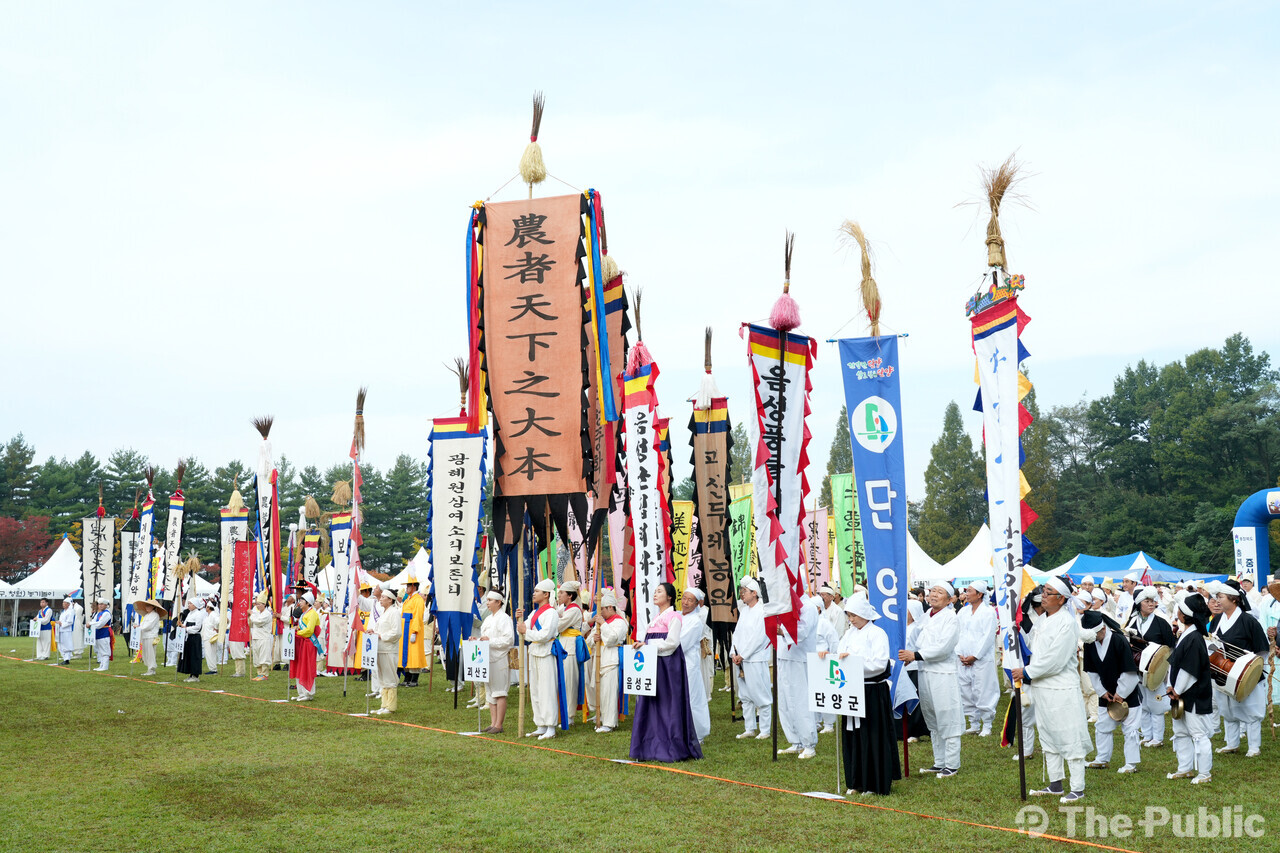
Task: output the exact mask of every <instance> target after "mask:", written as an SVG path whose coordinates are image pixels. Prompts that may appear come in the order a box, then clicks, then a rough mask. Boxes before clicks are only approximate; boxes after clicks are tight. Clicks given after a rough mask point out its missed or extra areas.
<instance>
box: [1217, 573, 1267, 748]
mask: <svg viewBox="0 0 1280 853" xmlns="http://www.w3.org/2000/svg"><path fill="white" fill-rule="evenodd" d="M1210 592H1211V593H1212V595H1213V596H1214V598H1215V599H1216V600H1217V602H1218V607H1219V608H1220V609H1221V610H1222V615H1221V616H1219V617H1218V619H1217V621H1216V623H1215V624H1214V626H1213V632H1212V636H1211V637H1210V640H1209V648H1210V650H1211V651H1218V650H1219V649H1222V648H1226V649H1227V650H1229V651H1231V652H1232V653H1233V654H1240V653H1244V652H1249V653H1252V654H1255V655H1257V656H1258V658H1259V659H1261V660H1262V661H1263V665H1264V667H1265V664H1266V661H1267V652H1268V651H1269V650H1270V648H1271V643H1270V642H1269V641H1268V639H1267V633H1266V629H1265V628H1263V626H1262V623H1261V622H1259V621H1258V620H1257V619H1256V618H1254V614H1253V612H1252V611H1251V610H1250V604H1249V600H1248V598H1247V597H1246V596H1245V595H1244V591H1243V589H1242V588H1241V587H1240V584H1239V582H1237V581H1234V580H1232V581H1227V582H1226V583H1220V582H1218V581H1214V582H1213V584H1211V589H1210ZM1214 688H1215V689H1214V692H1215V694H1218V696H1217V698H1218V706H1219V708H1220V709H1221V710H1222V722H1223V729H1224V730H1225V734H1226V745H1225V746H1222V747H1220V748H1219V749H1218V750H1217V751H1218V752H1219V753H1220V754H1222V753H1233V752H1237V751H1238V750H1239V749H1240V735H1241V732H1242V731H1243V732H1244V733H1245V735H1246V737H1247V739H1248V742H1249V751H1248V752H1247V753H1246V754H1245V757H1246V758H1256V757H1258V755H1260V754H1261V752H1262V718H1263V717H1264V716H1265V715H1266V713H1267V685H1266V683H1265V681H1259V682H1258V683H1257V685H1255V686H1254V688H1253V689H1252V690H1251V691H1250V692H1249V694H1248V695H1247V696H1245V698H1244V701H1237V700H1236V697H1235V693H1234V692H1229V691H1228V690H1227V689H1226V687H1224V686H1219V685H1218V684H1217V682H1214Z"/></svg>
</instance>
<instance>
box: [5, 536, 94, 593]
mask: <svg viewBox="0 0 1280 853" xmlns="http://www.w3.org/2000/svg"><path fill="white" fill-rule="evenodd" d="M80 583H81V576H80V555H79V554H77V553H76V549H75V548H73V547H72V546H71V542H70V540H68V539H67V537H66V536H63V537H62V542H61V543H59V545H58V550H56V551H54V552H53V556H52V557H50V558H49V559H48V560H46V561H45V564H44V565H43V566H41V567H40V568H38V569H36V570H35V571H34V572H32V573H31V574H30V575H28V576H27V577H25V578H23V579H22V580H20V581H18V582H17V583H16V584H14V585H13V587H12V588H11V589H9V590H6V591H5V595H6V597H9V598H61V597H62V596H64V595H70V594H71V593H73V592H75V591H76V590H78V589H79V588H80Z"/></svg>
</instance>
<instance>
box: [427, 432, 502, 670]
mask: <svg viewBox="0 0 1280 853" xmlns="http://www.w3.org/2000/svg"><path fill="white" fill-rule="evenodd" d="M428 440H429V442H430V444H429V448H428V451H427V460H428V461H427V493H428V495H430V500H431V515H430V516H429V518H428V520H427V550H428V555H427V565H428V569H427V576H428V578H429V579H430V581H431V590H432V592H433V593H434V596H433V597H432V602H431V608H432V612H433V613H435V614H436V620H437V623H438V624H439V626H440V629H439V630H440V641H441V643H442V645H443V646H444V649H445V651H446V652H447V653H448V654H449V655H450V657H451V659H453V656H455V655H456V654H458V651H459V644H460V643H461V642H462V640H463V638H465V637H467V636H468V635H470V633H471V623H472V620H473V619H475V618H478V617H479V615H480V605H479V602H478V600H477V599H476V558H477V557H478V556H479V546H480V532H481V522H482V520H483V517H484V481H485V472H486V461H485V456H486V454H487V452H488V447H487V440H488V431H487V430H486V429H485V428H483V427H482V428H481V429H480V431H479V432H467V419H466V418H465V417H461V418H436V419H435V421H434V422H433V423H432V426H431V435H430V437H429V439H428Z"/></svg>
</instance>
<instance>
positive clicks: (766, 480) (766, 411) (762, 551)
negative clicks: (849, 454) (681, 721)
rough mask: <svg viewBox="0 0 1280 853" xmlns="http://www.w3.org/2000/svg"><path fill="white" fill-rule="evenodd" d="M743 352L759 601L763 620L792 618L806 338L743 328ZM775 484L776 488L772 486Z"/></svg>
mask: <svg viewBox="0 0 1280 853" xmlns="http://www.w3.org/2000/svg"><path fill="white" fill-rule="evenodd" d="M746 328H747V329H748V340H747V347H748V352H749V354H750V359H751V374H752V379H753V381H754V384H755V396H756V417H755V418H753V419H752V420H751V426H752V428H751V430H750V431H749V433H750V435H751V439H752V441H753V444H754V462H755V473H754V476H753V478H752V486H753V489H752V491H753V495H754V498H755V506H754V513H755V524H756V537H757V541H756V556H757V559H758V560H759V561H760V574H759V576H758V577H757V578H756V579H757V580H758V581H759V583H760V600H761V601H762V602H764V613H765V615H766V616H778V615H781V614H785V613H791V612H793V598H795V599H796V601H797V602H798V597H799V593H800V589H801V588H802V587H803V583H802V581H801V579H800V572H801V569H800V562H801V559H802V555H801V553H800V525H801V520H802V518H803V516H804V507H803V502H804V498H805V496H806V494H807V493H808V482H807V480H806V478H805V474H804V470H805V468H806V467H808V462H809V460H808V457H807V448H808V440H809V438H808V432H807V428H806V426H805V419H806V417H807V415H808V408H809V395H808V392H809V388H810V386H809V368H810V366H811V365H812V363H813V339H812V338H808V337H805V336H804V335H797V334H789V335H786V336H785V356H784V354H783V347H782V346H781V344H780V342H779V338H780V336H779V334H778V332H777V331H775V330H774V329H770V328H768V327H767V326H755V325H748V326H747V327H746ZM779 484H780V486H779Z"/></svg>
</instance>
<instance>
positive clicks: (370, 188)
mask: <svg viewBox="0 0 1280 853" xmlns="http://www.w3.org/2000/svg"><path fill="white" fill-rule="evenodd" d="M1278 32H1280V14H1277V12H1276V11H1275V10H1274V8H1271V7H1269V6H1268V4H1263V3H1218V4H1206V3H1163V2H1161V3H1155V2H1151V3H1125V4H1116V3H1097V4H1026V3H1009V4H1003V5H997V4H982V8H981V11H979V9H978V7H974V6H972V5H964V4H953V3H939V4H864V3H849V2H844V3H832V4H801V3H787V4H782V3H776V2H774V3H764V2H759V3H756V2H734V3H729V2H721V3H693V4H691V3H671V4H667V3H645V4H634V6H633V7H632V8H630V9H618V8H616V5H615V4H557V3H550V2H544V3H540V4H533V5H531V4H528V3H514V4H508V3H486V4H474V3H472V4H445V3H391V2H387V3H377V4H369V3H344V4H338V3H316V2H308V3H271V4H263V3H235V2H231V3H218V4H155V3H148V4H128V3H116V2H102V3H87V2H86V3H57V4H52V3H27V2H14V1H12V0H11V2H4V3H2V4H0V116H2V120H3V123H2V125H0V126H2V127H3V129H4V130H3V137H2V138H0V282H3V284H2V285H0V286H2V287H3V292H4V294H5V297H6V298H5V311H4V315H3V316H4V323H3V331H2V332H0V356H2V357H3V359H4V364H5V366H6V378H5V381H4V384H3V392H2V398H0V399H2V402H0V434H2V437H4V438H7V437H9V436H11V435H13V434H16V433H18V432H22V433H24V434H25V435H26V438H27V440H28V441H29V442H31V443H32V444H34V445H35V447H36V450H37V456H38V458H40V459H44V458H46V457H48V456H50V455H54V456H70V457H74V456H77V455H79V454H80V453H81V452H83V451H84V450H85V449H89V450H91V451H92V452H94V453H95V454H97V455H98V456H99V457H100V458H105V456H106V455H107V454H108V453H110V452H111V451H112V450H114V449H116V448H120V447H134V448H136V449H138V450H140V451H142V452H144V453H146V454H148V455H149V456H151V457H152V458H153V459H154V460H156V461H158V462H159V463H161V464H163V465H165V466H167V467H172V465H173V463H174V461H175V460H176V459H177V458H178V456H180V455H184V454H190V455H194V456H196V457H197V458H199V459H200V460H201V461H203V462H205V463H206V464H208V465H210V466H212V465H216V464H222V463H224V462H226V461H228V460H230V459H233V458H237V457H238V458H240V459H243V460H246V461H249V460H252V459H253V458H255V456H256V452H257V443H258V439H257V435H256V433H255V432H254V431H253V428H252V427H251V426H250V424H249V419H250V418H251V417H253V416H255V415H260V414H265V413H271V414H273V415H274V416H275V419H276V426H275V428H274V430H273V432H272V439H273V443H274V445H275V448H276V452H277V454H279V453H285V454H287V455H288V456H289V457H290V458H291V459H293V460H294V461H295V462H296V463H299V464H302V465H305V464H316V465H320V466H322V467H323V466H326V465H328V464H331V463H333V462H336V461H339V460H341V459H342V458H343V456H344V455H345V452H346V450H347V447H348V445H349V442H350V436H351V415H352V408H353V404H354V399H353V398H354V395H355V392H356V389H357V387H358V386H360V385H361V384H367V385H368V386H369V388H370V391H369V400H368V404H367V407H366V419H367V429H368V437H369V438H368V451H367V458H368V460H369V461H371V462H372V463H373V464H375V465H378V466H387V465H390V464H391V463H392V462H393V461H394V459H395V457H396V455H397V454H399V453H408V454H411V455H413V456H415V457H418V458H424V457H425V454H426V435H427V430H428V427H429V420H430V418H432V417H434V416H441V415H452V414H456V406H457V402H456V401H457V392H456V386H455V384H454V379H453V377H452V375H451V374H449V373H448V372H447V371H446V369H445V367H444V362H446V361H448V360H450V359H452V358H453V357H454V356H458V355H462V354H463V353H464V348H465V341H466V336H465V335H466V333H465V323H464V314H463V306H464V302H463V292H464V291H463V287H464V266H463V264H464V256H463V237H464V231H465V223H466V218H467V213H468V210H467V208H468V206H469V205H470V204H471V203H472V202H474V201H475V200H477V199H484V198H488V197H490V195H491V194H493V193H494V191H495V190H496V189H497V188H499V187H500V186H501V185H502V184H503V183H504V182H506V181H507V180H508V179H509V178H511V177H512V176H513V175H514V174H515V172H516V164H517V162H518V160H519V157H520V154H521V152H522V150H523V148H524V145H525V142H526V139H527V135H528V122H529V97H530V95H531V93H532V92H533V90H535V89H541V90H543V91H545V93H546V99H547V109H546V117H545V119H544V122H543V127H542V135H541V139H540V141H541V143H542V145H543V150H544V154H545V157H546V162H547V166H548V169H549V171H550V172H551V174H552V175H554V176H555V178H556V179H558V180H560V181H563V182H564V183H559V182H557V180H552V179H549V180H548V181H547V183H546V184H544V185H543V186H542V188H541V189H540V193H541V194H548V195H549V194H559V193H562V192H571V191H573V190H576V189H581V188H584V187H588V186H590V187H595V188H597V189H598V190H600V191H601V193H602V194H603V198H604V201H605V205H606V211H607V218H608V226H609V238H610V239H609V242H610V249H611V251H612V253H613V254H614V255H615V257H616V258H617V259H618V261H619V263H620V264H621V266H622V268H623V269H624V270H625V271H626V272H627V273H628V275H629V284H631V285H639V286H643V287H644V288H645V296H646V304H647V306H650V307H649V308H648V313H647V317H646V322H645V333H646V335H645V337H646V343H647V344H648V345H649V347H650V349H651V350H652V352H653V354H654V357H655V359H656V360H657V361H658V363H659V365H660V366H661V368H662V379H661V380H660V383H659V386H658V393H659V397H660V399H662V400H663V401H664V404H663V408H664V410H665V412H666V413H667V414H668V415H671V416H672V417H673V424H675V425H677V426H678V427H679V428H678V430H677V434H676V438H677V448H678V450H677V452H676V454H675V455H676V459H677V465H678V466H679V467H680V469H681V471H678V472H677V473H680V474H683V473H684V472H685V470H686V469H687V468H688V465H687V459H688V453H687V450H686V449H685V441H686V436H685V435H684V429H683V425H684V424H685V422H686V421H687V419H688V411H689V407H688V404H687V403H686V402H684V401H685V400H686V399H687V398H688V397H689V396H690V395H691V394H692V392H693V391H694V390H695V388H696V385H697V381H698V376H699V373H700V371H701V362H702V329H703V327H704V326H707V325H711V326H713V327H714V329H715V332H716V339H715V361H716V376H717V378H718V380H719V383H720V387H721V389H722V390H723V391H724V392H725V393H727V394H728V395H729V396H730V414H731V416H732V417H733V419H734V420H735V421H740V420H743V419H744V418H745V417H746V416H747V415H748V413H749V408H748V407H749V405H750V404H749V401H750V399H751V397H750V387H749V371H748V369H747V362H746V355H745V345H744V344H743V343H742V341H740V340H739V339H738V337H737V334H736V331H737V327H738V324H739V323H740V322H742V321H745V320H760V319H763V318H764V317H765V316H766V315H767V314H768V311H769V307H770V306H771V305H772V303H773V300H774V299H775V298H776V296H777V294H778V292H779V290H780V284H781V279H782V239H783V232H784V230H785V229H791V230H793V231H795V232H796V235H797V237H796V250H795V260H794V264H793V275H792V279H793V283H792V293H793V294H794V296H795V297H796V299H797V300H798V302H799V304H800V306H801V310H802V315H803V318H804V321H805V322H804V325H803V326H802V327H801V331H803V332H805V333H807V334H810V335H813V336H815V337H818V338H819V339H822V340H825V339H827V338H829V337H833V336H834V335H836V333H839V334H841V335H846V336H850V335H859V334H865V331H866V323H865V318H864V317H862V316H861V312H860V306H859V302H858V296H857V285H858V281H859V278H860V275H859V270H858V261H857V256H856V255H852V254H850V253H849V252H848V251H847V250H844V249H842V247H841V244H840V241H839V239H838V229H839V226H840V223H841V221H842V220H843V219H845V218H854V219H857V220H858V221H859V222H861V224H862V226H863V228H864V229H865V231H866V233H867V235H868V236H869V237H870V239H871V241H872V243H873V246H874V249H875V255H876V262H877V265H876V278H877V280H878V281H879V284H880V289H881V294H882V296H883V299H884V315H883V320H884V325H885V329H886V331H896V332H905V333H909V337H908V338H906V339H905V340H904V341H903V343H902V366H901V373H900V375H901V379H902V389H903V413H902V428H903V440H904V443H905V449H906V455H907V472H908V486H909V489H910V490H911V494H910V497H911V498H912V499H915V500H919V499H920V498H922V497H923V483H924V468H925V466H926V465H927V463H928V455H929V446H930V444H931V443H932V442H933V441H934V440H935V439H936V438H937V435H938V433H939V431H940V428H941V425H942V416H943V409H944V408H945V406H946V404H947V403H948V402H949V401H950V400H956V401H957V402H959V403H960V405H961V407H962V409H963V410H964V411H965V413H966V414H965V417H966V424H967V426H968V427H969V429H970V431H971V432H972V434H973V435H974V436H975V438H976V437H977V436H978V434H979V430H980V420H979V416H978V415H977V414H976V413H972V412H970V411H969V407H970V405H971V404H972V401H973V397H974V390H975V386H974V385H973V361H972V353H971V351H970V348H969V339H968V335H969V331H968V323H967V320H966V318H965V316H964V303H965V300H966V299H967V298H968V297H969V296H970V295H971V294H972V293H973V292H974V290H975V288H976V287H977V284H978V279H979V277H980V276H981V274H982V273H983V272H984V271H985V269H986V249H985V246H984V244H983V238H984V227H985V222H986V218H985V216H984V215H982V214H981V212H980V210H979V209H978V208H977V207H974V206H960V207H957V206H956V205H957V203H959V202H964V201H966V200H972V199H975V198H977V196H978V193H979V172H978V167H979V165H980V164H995V163H998V162H999V161H1000V160H1002V159H1003V158H1004V157H1005V156H1006V155H1008V154H1009V153H1010V152H1011V151H1014V150H1016V151H1017V152H1018V155H1019V157H1020V158H1021V159H1022V160H1023V161H1024V162H1025V164H1026V166H1027V168H1028V171H1029V172H1030V173H1032V174H1031V176H1030V177H1029V178H1028V179H1027V181H1026V183H1025V185H1024V187H1023V189H1024V191H1025V193H1026V194H1027V196H1028V197H1029V198H1030V200H1031V202H1032V203H1033V204H1034V210H1032V209H1026V208H1018V207H1011V208H1008V209H1007V210H1006V212H1005V213H1004V215H1003V216H1002V219H1001V222H1002V225H1003V228H1004V234H1005V238H1006V242H1007V245H1008V254H1009V262H1010V269H1011V271H1012V272H1018V273H1022V274H1024V275H1025V276H1026V281H1027V290H1026V294H1025V296H1024V297H1023V299H1022V300H1021V301H1022V304H1023V306H1024V308H1025V310H1026V311H1027V312H1028V313H1029V314H1030V315H1031V317H1032V323H1031V325H1030V326H1029V327H1028V328H1027V331H1026V333H1025V336H1024V341H1025V343H1026V345H1027V347H1028V349H1029V350H1030V352H1031V359H1030V361H1029V362H1028V365H1027V366H1028V368H1029V369H1030V372H1031V375H1032V378H1033V380H1034V382H1035V384H1036V387H1037V390H1038V392H1039V395H1040V401H1041V405H1042V407H1044V408H1048V407H1049V406H1052V405H1055V404H1060V403H1070V402H1073V401H1075V400H1077V399H1079V398H1080V397H1082V396H1084V395H1088V396H1090V397H1095V396H1098V395H1100V394H1103V393H1106V392H1107V391H1109V389H1110V388H1111V384H1112V381H1113V379H1114V377H1115V376H1116V374H1118V373H1119V372H1121V371H1122V370H1123V369H1124V367H1125V365H1127V364H1131V363H1134V362H1136V361H1137V360H1138V359H1140V358H1146V359H1149V360H1154V361H1156V362H1157V363H1163V362H1166V361H1169V360H1172V359H1174V358H1178V357H1181V356H1182V355H1184V354H1186V353H1187V352H1190V351H1192V350H1193V349H1196V348H1199V347H1204V346H1220V345H1221V343H1222V341H1223V340H1224V339H1225V338H1226V337H1227V336H1228V335H1230V334H1232V333H1234V332H1237V331H1239V332H1243V333H1244V334H1245V335H1246V336H1247V337H1249V338H1250V339H1251V340H1252V341H1253V344H1254V346H1255V347H1256V348H1259V349H1265V350H1267V351H1269V352H1273V353H1280V348H1278V347H1277V344H1278V343H1280V332H1278V331H1277V328H1278V324H1277V321H1276V318H1277V317H1278V316H1280V289H1278V288H1276V287H1275V284H1276V278H1275V274H1274V271H1273V269H1274V267H1273V266H1272V264H1271V263H1269V262H1270V261H1272V256H1273V255H1274V250H1275V246H1276V239H1277V238H1276V235H1277V233H1280V227H1278V226H1280V205H1278V204H1277V197H1278V195H1280V192H1278V191H1280V167H1277V163H1276V156H1277V150H1280V147H1278V145H1277V141H1278V139H1280V135H1278V133H1277V131H1278V130H1280V97H1278V96H1277V81H1278V80H1280V67H1278V66H1280V61H1278V59H1277V57H1278V55H1280V54H1278V52H1277V50H1276V36H1277V33H1278ZM517 183H518V182H513V183H512V184H511V185H509V186H508V187H507V188H506V189H505V190H504V191H503V192H501V193H499V194H497V195H494V196H493V198H494V199H495V200H502V199H508V198H516V197H519V194H520V193H522V192H523V191H524V190H523V189H522V188H520V187H518V186H517ZM570 187H572V189H570ZM814 386H815V387H814V394H813V410H814V415H813V418H812V421H811V427H812V430H813V440H814V450H813V452H812V456H813V458H814V460H815V463H816V464H818V465H819V466H825V462H826V456H827V448H828V446H829V444H830V441H831V437H832V434H833V430H834V425H835V421H836V418H837V413H838V411H839V407H840V404H841V400H842V390H841V388H840V379H839V372H838V365H837V358H836V352H835V347H834V345H829V344H826V343H823V344H822V345H821V347H820V351H819V356H818V362H817V366H816V373H815V376H814ZM816 473H818V472H815V474H816ZM814 479H815V482H816V480H817V478H816V476H815V477H814ZM1034 485H1035V484H1034V483H1033V484H1032V486H1033V487H1034Z"/></svg>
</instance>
